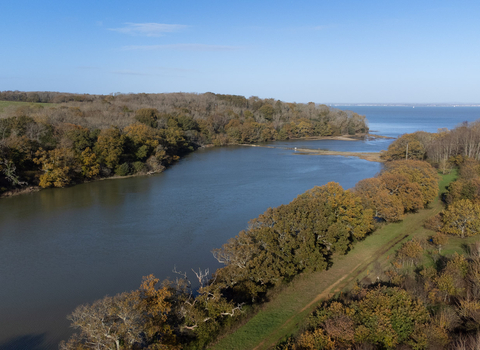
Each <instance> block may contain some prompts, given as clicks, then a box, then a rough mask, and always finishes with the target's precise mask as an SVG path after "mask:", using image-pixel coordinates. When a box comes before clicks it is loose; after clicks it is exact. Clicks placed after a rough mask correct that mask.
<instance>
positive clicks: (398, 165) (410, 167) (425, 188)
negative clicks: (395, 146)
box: [384, 160, 439, 206]
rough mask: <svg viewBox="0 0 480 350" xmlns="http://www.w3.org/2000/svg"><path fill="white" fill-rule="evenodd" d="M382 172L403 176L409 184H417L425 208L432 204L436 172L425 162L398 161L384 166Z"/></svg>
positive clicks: (436, 188) (435, 192)
mask: <svg viewBox="0 0 480 350" xmlns="http://www.w3.org/2000/svg"><path fill="white" fill-rule="evenodd" d="M384 172H390V173H394V174H400V175H403V176H405V177H406V178H407V179H408V181H410V182H411V183H416V184H418V186H419V188H420V190H421V192H422V198H423V204H424V206H426V205H427V204H428V203H430V202H432V201H433V200H434V199H435V198H436V196H437V194H438V181H439V178H438V175H437V171H436V170H435V169H434V168H433V167H432V166H431V165H430V164H428V163H427V162H423V161H419V160H399V161H394V162H388V163H386V164H385V170H384Z"/></svg>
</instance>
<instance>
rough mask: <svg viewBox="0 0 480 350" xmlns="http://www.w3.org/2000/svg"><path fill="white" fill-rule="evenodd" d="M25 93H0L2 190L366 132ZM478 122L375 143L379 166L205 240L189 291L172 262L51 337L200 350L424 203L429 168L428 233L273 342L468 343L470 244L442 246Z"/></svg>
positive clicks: (246, 110) (296, 117) (479, 192)
mask: <svg viewBox="0 0 480 350" xmlns="http://www.w3.org/2000/svg"><path fill="white" fill-rule="evenodd" d="M29 94H31V93H18V92H3V93H1V94H0V97H1V98H3V99H5V100H9V101H12V99H13V98H14V97H15V98H18V99H17V100H16V101H17V103H18V102H27V103H28V104H27V105H22V106H18V105H13V107H12V105H11V106H7V107H6V108H5V109H4V111H3V112H2V116H3V118H2V119H0V122H1V124H0V135H3V136H2V137H1V139H0V142H1V144H0V147H1V148H0V149H1V153H0V155H1V162H2V163H1V164H2V173H3V175H2V176H3V180H2V181H3V182H2V184H3V186H10V187H12V186H16V187H20V186H24V184H22V183H24V182H28V184H31V183H35V181H38V184H39V185H40V186H42V187H50V186H57V187H62V186H66V185H69V184H73V183H76V182H81V181H87V180H90V179H95V178H98V177H102V176H103V177H106V176H112V175H113V174H116V175H117V176H121V175H128V174H133V173H135V172H137V173H139V172H140V171H139V170H137V169H142V170H141V171H143V172H147V171H157V170H158V169H161V168H162V167H165V166H167V165H168V164H171V163H172V162H174V161H175V160H176V159H178V157H180V156H182V155H183V154H185V153H186V152H190V151H193V150H194V149H195V148H196V147H200V146H202V145H206V144H214V145H218V146H221V145H226V144H235V143H248V142H263V141H269V140H275V139H284V138H293V137H305V136H328V135H340V134H351V135H353V134H363V133H365V132H367V131H368V127H367V125H366V124H365V118H364V117H362V116H358V115H356V114H354V113H347V112H342V111H336V110H333V109H329V108H328V107H326V106H322V105H320V106H316V105H315V104H306V105H303V104H286V103H283V102H280V101H274V100H260V99H258V98H252V97H251V98H249V99H246V98H244V97H241V96H231V95H215V94H210V93H207V94H203V95H195V94H165V95H143V94H140V95H115V96H113V95H112V96H84V95H80V96H77V95H68V94H51V93H44V94H41V93H38V94H37V95H30V97H28V96H29ZM28 98H32V99H35V101H29V100H28ZM22 99H24V100H22ZM31 102H36V103H48V104H53V105H46V106H43V107H38V105H36V104H34V105H30V104H29V103H31ZM167 102H168V103H167ZM254 106H255V107H254ZM264 106H267V107H265V108H264ZM270 107H271V108H270ZM99 113H101V114H100V115H99ZM112 125H114V126H112ZM478 125H479V124H478V123H472V124H462V125H460V126H458V127H457V128H455V129H453V130H440V131H439V132H438V133H424V132H417V133H413V134H406V135H403V136H401V137H400V138H398V139H397V140H396V141H394V142H393V143H392V144H391V145H390V147H389V149H388V150H387V151H385V152H383V154H382V155H381V157H382V158H383V159H384V160H385V165H384V167H383V170H382V171H381V172H380V173H379V174H378V175H377V176H376V177H374V178H370V179H365V180H362V181H360V182H358V183H357V185H356V186H355V187H354V188H353V189H351V190H344V189H343V188H342V187H341V186H340V185H339V184H337V183H334V182H330V183H328V184H326V185H324V186H318V187H314V188H313V189H311V190H309V191H307V192H305V193H303V194H301V195H299V196H298V197H297V198H295V199H294V200H293V201H292V202H291V203H289V204H287V205H282V206H279V207H276V208H269V209H267V210H266V211H265V212H264V213H263V214H262V215H260V216H258V217H257V218H255V219H253V220H251V221H250V222H249V225H248V227H247V229H245V230H243V231H241V232H239V234H238V235H237V236H236V237H233V238H231V239H230V240H229V241H228V242H226V243H225V244H224V245H223V246H222V247H220V248H216V249H213V251H212V253H213V255H214V257H215V258H216V259H217V260H218V261H219V262H220V263H221V264H223V267H222V268H220V269H218V270H217V271H216V272H215V273H213V274H212V275H211V276H210V275H209V274H208V273H207V271H201V270H199V271H198V272H196V276H197V278H198V283H199V285H200V287H199V288H198V289H195V290H194V288H192V283H191V281H189V280H188V278H187V276H186V274H185V273H184V272H182V271H176V272H177V278H176V279H174V280H165V281H160V280H159V279H157V278H156V277H155V276H152V275H150V276H145V277H143V280H142V282H141V284H140V287H139V288H138V289H137V290H134V291H130V292H124V293H121V294H117V295H115V296H106V297H104V298H102V299H99V300H97V301H95V302H93V303H92V304H85V305H80V306H78V307H77V308H76V309H75V310H74V311H73V312H72V314H70V315H69V316H68V319H69V320H70V321H71V325H72V327H73V328H74V329H75V330H76V333H75V335H74V336H72V337H71V338H70V339H69V340H67V341H65V342H62V343H61V344H60V348H61V349H204V348H206V347H207V346H209V344H212V343H214V342H215V341H216V340H217V339H218V337H220V336H222V335H224V334H225V333H227V332H232V331H234V330H235V329H236V327H237V326H238V324H240V323H242V322H245V321H246V320H247V319H248V318H249V317H251V316H252V315H254V314H255V312H257V311H258V309H259V308H260V307H261V305H262V304H263V303H266V302H268V299H269V295H270V293H271V291H272V290H275V289H277V288H281V287H282V286H283V285H286V284H288V283H290V282H291V281H292V280H293V279H295V277H296V276H298V275H299V274H309V273H312V272H314V271H324V270H327V269H329V268H330V267H331V266H332V264H333V260H334V259H333V258H334V257H335V256H338V255H343V254H348V253H349V251H351V250H352V249H353V248H354V247H355V245H356V244H358V243H359V242H360V241H362V240H364V239H365V238H366V237H367V236H369V235H371V234H372V233H373V232H374V231H375V230H377V229H378V228H379V227H382V226H384V225H388V224H390V223H395V222H401V221H402V220H403V219H404V218H405V216H406V215H411V214H412V213H416V212H419V211H421V210H423V208H428V207H429V206H430V205H432V202H433V201H434V200H435V199H436V198H437V195H438V189H439V173H440V174H444V173H448V172H451V171H457V172H458V178H457V179H456V181H455V182H452V183H451V184H450V186H449V187H448V190H447V192H446V193H445V194H444V196H443V198H442V200H443V205H444V209H443V210H442V211H441V213H439V214H438V215H435V216H432V217H431V218H430V219H428V220H427V221H426V223H425V226H426V228H427V229H428V230H430V231H431V235H430V236H429V237H428V239H413V240H409V241H407V242H405V243H403V245H402V246H401V247H400V248H399V249H398V251H397V252H396V253H395V258H394V259H392V262H391V264H390V265H389V266H388V268H387V269H385V270H383V271H380V272H379V276H381V278H379V279H378V280H377V281H376V282H374V283H361V282H359V283H358V284H357V285H356V286H355V287H354V288H352V289H351V290H349V291H346V292H345V293H342V294H341V295H340V296H335V297H334V298H331V299H328V300H325V301H324V302H323V303H322V304H321V305H320V306H319V307H318V308H317V309H316V310H315V311H314V312H313V313H312V314H311V315H310V316H309V317H308V319H306V320H305V322H304V325H303V326H302V327H301V329H300V331H299V332H298V333H297V334H293V335H292V336H291V337H290V338H288V339H286V340H284V341H282V342H281V343H279V344H277V346H276V348H277V349H279V350H280V349H299V350H300V349H470V348H471V349H475V348H478V346H480V299H479V297H480V244H479V243H477V244H472V245H466V246H465V249H464V250H465V252H464V253H462V254H459V253H456V254H446V253H445V251H442V247H444V246H445V245H446V244H447V243H448V241H449V240H450V239H453V238H455V237H458V238H460V239H467V238H468V237H472V236H476V235H478V233H479V231H480V146H479V144H480V142H479V141H480V127H479V126H478ZM155 166H156V167H158V168H155ZM142 167H143V168H142ZM122 169H123V170H122ZM35 179H36V180H35ZM6 189H7V187H5V190H6Z"/></svg>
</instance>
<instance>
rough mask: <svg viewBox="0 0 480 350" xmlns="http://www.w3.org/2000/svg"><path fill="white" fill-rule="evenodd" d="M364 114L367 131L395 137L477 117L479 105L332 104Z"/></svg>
mask: <svg viewBox="0 0 480 350" xmlns="http://www.w3.org/2000/svg"><path fill="white" fill-rule="evenodd" d="M335 108H338V109H342V110H350V111H353V112H356V113H358V114H361V115H364V116H366V117H367V120H368V125H369V127H370V133H372V134H378V135H384V136H391V137H398V136H399V135H402V134H406V133H411V132H415V131H427V132H437V130H438V129H439V128H448V129H453V128H454V127H456V126H457V125H459V124H461V123H463V122H465V121H467V122H473V121H475V120H478V119H480V107H415V108H413V107H387V106H335Z"/></svg>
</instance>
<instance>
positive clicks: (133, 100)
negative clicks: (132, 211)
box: [0, 91, 368, 195]
mask: <svg viewBox="0 0 480 350" xmlns="http://www.w3.org/2000/svg"><path fill="white" fill-rule="evenodd" d="M2 101H3V103H0V108H1V109H0V195H1V194H2V193H5V192H8V193H12V192H13V193H14V192H15V191H21V190H22V188H23V189H24V188H26V187H29V186H40V187H41V188H48V187H65V186H69V185H73V184H77V183H82V182H85V181H92V180H95V179H99V178H106V177H112V176H127V175H135V174H148V173H155V172H160V171H162V170H163V169H165V167H167V166H169V165H170V164H172V163H173V162H175V161H176V160H178V159H179V158H180V157H182V156H183V155H185V154H187V153H189V152H192V151H194V150H195V149H197V148H199V147H204V146H209V145H213V146H224V145H229V144H249V143H256V142H266V141H274V140H285V139H291V138H302V137H315V136H335V135H364V134H365V133H368V127H367V123H366V120H365V117H364V116H360V115H358V114H356V113H353V112H345V111H341V110H336V109H332V108H329V107H327V106H325V105H316V104H314V103H308V104H297V103H285V102H281V101H278V100H274V99H260V98H258V97H255V96H253V97H250V98H245V97H243V96H236V95H221V94H213V93H205V94H187V93H171V94H115V95H108V96H104V95H75V94H62V93H53V92H18V91H3V92H0V102H2Z"/></svg>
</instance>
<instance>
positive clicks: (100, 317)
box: [61, 291, 144, 350]
mask: <svg viewBox="0 0 480 350" xmlns="http://www.w3.org/2000/svg"><path fill="white" fill-rule="evenodd" d="M68 319H69V320H70V321H71V322H72V327H74V328H76V329H79V330H80V334H78V335H77V336H76V337H73V338H71V339H70V341H69V342H67V343H63V344H61V348H62V349H65V350H66V349H75V348H79V347H80V346H82V348H84V349H111V348H115V349H117V350H120V348H121V345H120V344H124V345H126V346H128V347H129V348H131V347H132V346H133V345H134V344H135V343H140V342H141V341H142V338H141V332H142V329H143V322H144V315H143V313H142V310H141V305H140V295H139V293H138V291H136V292H131V293H122V294H117V295H116V296H114V297H109V296H107V297H104V298H103V299H100V300H97V301H95V302H94V303H92V304H91V305H88V304H87V305H80V306H78V307H77V308H76V309H75V311H73V313H72V314H71V315H70V316H69V317H68Z"/></svg>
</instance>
